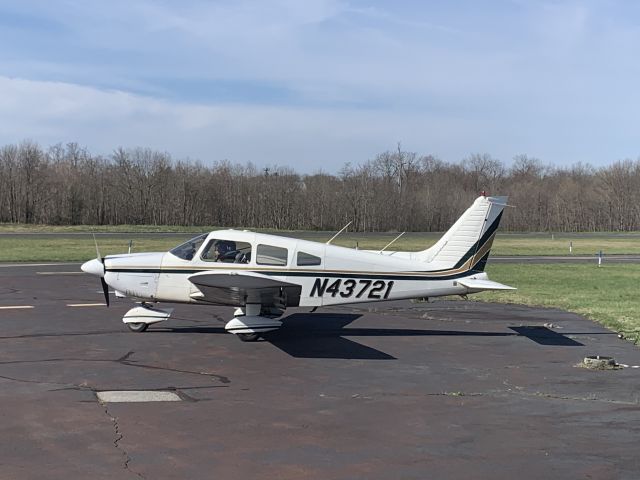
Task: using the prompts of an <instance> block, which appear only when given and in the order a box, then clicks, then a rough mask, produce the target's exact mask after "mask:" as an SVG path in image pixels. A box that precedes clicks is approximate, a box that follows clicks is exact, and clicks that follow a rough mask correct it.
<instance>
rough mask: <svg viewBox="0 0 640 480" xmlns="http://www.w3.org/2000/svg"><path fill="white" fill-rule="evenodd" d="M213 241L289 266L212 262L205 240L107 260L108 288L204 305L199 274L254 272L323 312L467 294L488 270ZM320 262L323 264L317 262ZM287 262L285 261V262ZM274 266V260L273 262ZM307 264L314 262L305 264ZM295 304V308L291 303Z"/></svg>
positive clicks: (318, 248)
mask: <svg viewBox="0 0 640 480" xmlns="http://www.w3.org/2000/svg"><path fill="white" fill-rule="evenodd" d="M209 238H216V239H219V238H223V239H224V240H226V241H233V242H245V243H246V244H250V245H251V249H252V252H256V251H257V250H256V249H257V248H258V246H275V247H278V248H280V249H286V264H284V265H283V264H279V265H270V264H265V263H270V260H268V259H267V260H265V258H266V257H264V256H263V257H262V261H261V257H260V256H259V254H258V255H255V254H254V255H252V256H251V258H250V259H249V260H248V261H246V263H218V262H213V261H210V260H207V259H206V258H203V257H202V256H201V252H202V250H203V248H204V245H206V244H207V241H204V243H203V244H202V246H201V247H200V249H199V250H198V251H197V252H196V254H195V255H193V258H191V259H183V258H179V257H178V256H176V255H174V254H172V253H170V252H166V253H141V254H127V255H115V256H109V257H106V258H105V261H104V265H105V275H104V279H105V281H106V283H107V284H108V285H109V286H111V287H112V288H114V289H115V290H117V291H119V292H121V293H123V294H125V295H127V296H130V297H136V298H140V299H143V300H148V301H153V302H171V303H203V302H202V301H201V300H200V299H199V297H198V293H199V291H198V288H197V287H196V286H195V285H194V284H193V283H192V282H191V281H189V277H190V276H191V275H194V274H196V273H199V272H217V273H234V272H236V273H238V274H241V273H248V272H253V273H257V274H261V275H267V276H268V277H269V278H272V279H274V280H279V281H282V282H287V283H290V284H296V285H300V287H301V293H300V298H299V301H297V299H296V301H297V302H298V303H297V304H296V305H295V306H310V307H315V306H323V305H337V304H348V303H359V302H370V301H380V300H398V299H407V298H419V297H436V296H442V295H456V294H465V293H467V292H468V289H467V288H465V287H464V286H462V285H459V284H458V282H457V280H458V279H460V278H469V277H471V278H478V279H481V278H486V274H484V273H482V272H474V271H469V270H466V271H465V270H464V269H459V271H456V269H451V268H449V269H433V268H429V267H430V265H429V264H428V263H425V262H424V261H420V260H418V259H416V258H413V254H411V253H406V252H403V253H398V254H394V253H393V252H383V253H377V252H371V251H363V250H355V249H351V248H344V247H338V246H334V245H327V244H324V243H317V242H310V241H305V240H298V239H293V238H288V237H280V236H275V235H266V234H259V233H253V232H246V231H236V230H221V231H214V232H211V233H210V234H209V237H207V240H208V239H209ZM301 258H305V259H306V258H314V259H320V260H319V262H318V263H319V264H316V265H308V264H304V263H305V262H304V261H303V262H302V263H303V265H300V263H301V260H300V259H301ZM314 261H317V260H314ZM282 262H285V260H282ZM271 263H273V262H271ZM306 263H308V262H306ZM289 306H294V305H289Z"/></svg>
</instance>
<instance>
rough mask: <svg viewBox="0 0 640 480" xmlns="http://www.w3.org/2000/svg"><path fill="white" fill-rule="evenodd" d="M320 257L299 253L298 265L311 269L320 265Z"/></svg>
mask: <svg viewBox="0 0 640 480" xmlns="http://www.w3.org/2000/svg"><path fill="white" fill-rule="evenodd" d="M320 262H321V260H320V257H316V256H315V255H311V254H310V253H305V252H298V259H297V262H296V264H297V265H298V266H299V267H309V266H312V265H320Z"/></svg>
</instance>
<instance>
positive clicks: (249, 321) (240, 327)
mask: <svg viewBox="0 0 640 480" xmlns="http://www.w3.org/2000/svg"><path fill="white" fill-rule="evenodd" d="M261 313H262V306H261V305H260V304H259V303H248V304H247V305H246V306H244V307H241V308H238V309H236V311H235V312H234V318H233V320H230V321H229V322H228V323H227V324H226V325H225V327H224V328H225V329H226V330H227V332H230V333H233V334H235V335H237V336H238V338H239V339H240V340H242V341H243V342H255V341H256V340H258V339H259V338H260V336H261V335H262V334H263V333H266V332H270V331H272V330H277V329H278V328H280V327H281V326H282V322H281V321H280V320H276V319H275V318H270V317H267V316H264V315H261ZM269 313H271V312H269Z"/></svg>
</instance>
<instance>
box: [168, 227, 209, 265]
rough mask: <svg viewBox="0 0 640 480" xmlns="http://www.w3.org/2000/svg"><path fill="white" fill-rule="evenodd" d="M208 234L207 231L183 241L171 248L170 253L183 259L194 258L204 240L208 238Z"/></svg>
mask: <svg viewBox="0 0 640 480" xmlns="http://www.w3.org/2000/svg"><path fill="white" fill-rule="evenodd" d="M207 235H208V234H207V233H203V234H202V235H198V236H197V237H194V238H192V239H191V240H188V241H186V242H184V243H181V244H180V245H178V246H177V247H176V248H174V249H173V250H170V253H172V254H174V255H175V256H176V257H178V258H181V259H182V260H193V257H194V255H195V254H196V252H197V251H198V249H199V248H200V245H202V242H204V241H205V239H206V238H207Z"/></svg>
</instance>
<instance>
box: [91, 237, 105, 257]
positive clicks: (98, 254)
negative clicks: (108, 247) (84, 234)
mask: <svg viewBox="0 0 640 480" xmlns="http://www.w3.org/2000/svg"><path fill="white" fill-rule="evenodd" d="M91 235H93V243H95V244H96V258H97V259H98V260H100V262H102V263H103V264H104V261H103V260H102V257H101V256H100V250H99V249H98V241H97V240H96V234H95V233H92V234H91Z"/></svg>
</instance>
